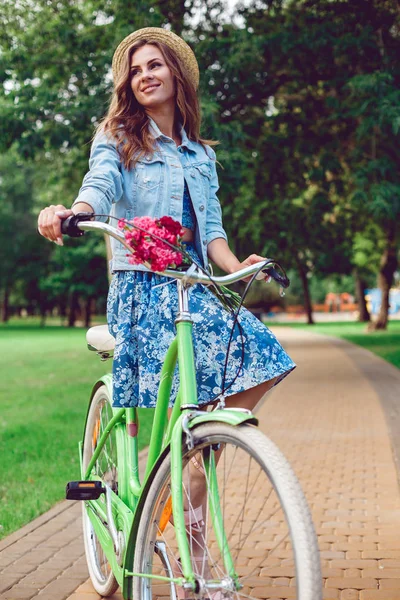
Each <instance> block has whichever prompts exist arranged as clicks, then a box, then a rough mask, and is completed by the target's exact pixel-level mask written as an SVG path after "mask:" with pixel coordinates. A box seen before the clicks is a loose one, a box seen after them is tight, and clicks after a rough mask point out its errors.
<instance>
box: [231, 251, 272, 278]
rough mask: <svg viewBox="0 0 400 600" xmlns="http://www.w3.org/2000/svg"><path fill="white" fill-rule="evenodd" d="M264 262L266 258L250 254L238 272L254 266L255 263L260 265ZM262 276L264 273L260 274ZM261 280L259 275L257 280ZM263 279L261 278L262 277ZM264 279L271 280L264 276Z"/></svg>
mask: <svg viewBox="0 0 400 600" xmlns="http://www.w3.org/2000/svg"><path fill="white" fill-rule="evenodd" d="M263 260H266V259H265V257H264V256H258V254H250V256H248V257H247V258H246V259H245V260H244V261H243V262H241V263H240V266H239V267H238V269H237V270H239V269H243V268H244V267H250V266H251V265H254V264H255V263H259V262H261V261H263ZM260 275H262V273H260ZM251 277H252V276H250V277H246V278H245V279H243V281H250V279H251ZM258 278H259V276H258V275H257V279H258ZM260 279H261V277H260ZM263 279H269V278H268V276H266V277H265V276H263Z"/></svg>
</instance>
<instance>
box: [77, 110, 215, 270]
mask: <svg viewBox="0 0 400 600" xmlns="http://www.w3.org/2000/svg"><path fill="white" fill-rule="evenodd" d="M150 128H151V132H152V134H153V135H154V138H155V139H156V150H155V152H154V154H153V155H152V156H144V157H142V158H141V159H140V160H139V161H138V162H137V163H136V166H135V167H134V169H131V170H130V171H128V170H127V169H125V167H124V166H123V164H122V163H121V159H120V157H119V154H118V151H117V142H116V141H115V140H113V139H112V138H110V137H109V136H107V135H106V134H104V133H99V134H98V135H96V137H95V139H94V141H93V144H92V148H91V153H90V160H89V169H90V170H89V171H88V173H87V174H86V175H85V177H84V179H83V182H82V187H81V189H80V190H79V195H78V197H77V199H76V200H75V202H74V204H75V203H77V202H86V203H87V204H89V205H90V206H91V207H92V208H93V210H94V212H95V213H97V214H102V215H108V214H111V215H112V216H114V217H118V218H125V219H132V218H133V217H136V216H138V217H141V216H149V217H155V218H159V217H162V216H163V215H168V216H170V217H172V218H173V219H176V220H177V221H179V222H180V223H181V222H182V201H183V188H184V180H186V183H187V185H188V188H189V192H190V196H191V199H192V203H193V207H194V211H195V214H196V218H197V224H198V226H197V227H196V235H195V241H194V243H195V248H196V250H197V252H198V254H199V256H200V258H202V260H203V264H204V266H205V267H207V265H208V260H207V245H208V244H209V243H210V242H211V241H212V240H214V239H216V238H224V239H225V240H226V239H227V236H226V233H225V231H224V229H223V227H222V220H221V207H220V203H219V200H218V198H217V195H216V194H217V190H218V187H219V186H218V176H217V171H216V164H215V163H216V161H215V152H214V151H213V150H212V149H211V148H210V147H209V146H207V147H206V150H205V149H204V148H203V147H202V146H201V144H199V143H197V142H193V141H191V140H189V139H188V137H187V135H186V132H185V130H184V129H183V128H182V129H181V136H182V144H181V145H180V146H179V147H177V146H176V145H175V142H174V141H173V140H172V139H171V138H169V137H167V136H166V135H164V134H163V133H161V131H160V130H159V128H158V127H157V125H156V123H155V122H154V121H153V120H152V119H150ZM98 220H101V221H106V217H98ZM111 224H112V225H114V226H116V222H115V221H112V222H111ZM111 247H112V252H113V258H112V261H111V265H110V266H111V270H112V271H119V270H141V271H142V270H143V271H144V270H147V269H146V267H144V266H142V265H131V264H129V262H128V258H127V251H126V249H125V248H124V247H123V246H122V245H121V244H120V243H119V242H117V241H116V240H114V239H113V238H112V239H111Z"/></svg>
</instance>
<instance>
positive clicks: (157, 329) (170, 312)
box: [107, 186, 295, 408]
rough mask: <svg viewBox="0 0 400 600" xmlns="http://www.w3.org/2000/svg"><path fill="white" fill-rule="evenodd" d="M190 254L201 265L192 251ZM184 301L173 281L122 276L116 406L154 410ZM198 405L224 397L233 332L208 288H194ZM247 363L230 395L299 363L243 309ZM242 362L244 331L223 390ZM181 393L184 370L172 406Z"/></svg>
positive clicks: (116, 282) (114, 308)
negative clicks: (179, 302) (164, 366)
mask: <svg viewBox="0 0 400 600" xmlns="http://www.w3.org/2000/svg"><path fill="white" fill-rule="evenodd" d="M194 220H195V217H194V212H193V208H192V206H191V202H190V197H189V194H188V191H187V188H186V186H185V194H184V215H183V219H182V221H183V224H184V225H185V227H186V226H189V228H192V227H191V225H192V224H193V223H194ZM187 251H188V252H189V254H190V255H191V256H192V257H193V258H194V259H196V260H197V261H200V259H199V257H198V255H197V253H196V251H195V249H194V247H193V245H192V244H187ZM177 308H178V294H177V286H176V282H175V280H170V279H168V278H166V277H160V276H159V275H155V274H153V273H146V272H143V271H117V272H116V273H115V274H114V276H113V280H112V282H111V286H110V291H109V295H108V303H107V318H108V324H109V330H110V333H111V334H112V335H113V336H114V337H115V339H116V344H115V351H114V362H113V405H114V406H115V407H130V406H139V407H146V408H150V407H154V406H155V404H156V400H157V392H158V386H159V382H160V372H161V368H162V365H163V361H164V358H165V355H166V352H167V350H168V347H169V345H170V344H171V342H172V340H173V339H174V337H175V335H176V329H175V318H176V315H177ZM189 310H190V313H191V317H192V320H193V343H194V355H195V365H196V374H197V376H196V379H197V391H198V401H199V404H200V405H204V404H208V403H209V402H210V401H211V400H213V399H215V397H216V396H218V394H220V393H221V385H222V378H223V372H224V365H225V357H226V352H227V348H228V342H229V337H230V333H231V329H232V325H233V317H232V315H231V314H230V313H229V312H228V311H227V310H226V309H225V308H224V307H223V306H222V305H221V303H220V302H219V300H218V299H217V298H216V297H215V296H214V294H213V293H212V292H210V290H209V289H208V288H207V287H206V286H202V285H195V286H193V287H191V288H190V289H189ZM239 321H240V324H241V326H242V329H243V338H244V362H243V365H242V367H241V369H240V372H239V376H238V377H237V378H236V380H235V382H234V383H233V385H232V386H231V387H230V388H229V389H228V390H227V392H226V394H225V395H226V396H229V395H231V394H236V393H238V392H242V391H244V390H247V389H249V388H251V387H254V386H256V385H259V384H261V383H263V382H265V381H268V380H269V379H273V378H275V377H277V382H276V383H278V382H279V381H281V380H282V379H283V378H284V377H285V376H286V375H288V373H290V372H291V371H292V370H293V369H294V368H295V364H294V363H293V361H292V360H291V359H290V357H289V356H288V355H287V354H286V352H285V351H284V350H283V348H282V346H281V345H280V344H279V342H278V340H277V339H276V337H275V336H274V335H273V333H271V331H270V330H269V329H268V328H267V327H265V325H263V324H262V323H261V321H259V320H258V319H257V318H256V317H255V316H254V315H252V314H251V313H250V312H249V311H248V310H246V309H245V308H242V309H241V310H240V313H239ZM241 358H242V340H241V336H240V331H239V328H238V326H236V327H235V330H234V334H233V337H232V341H231V347H230V354H229V361H228V367H227V373H226V378H225V386H227V385H229V383H230V382H231V381H232V380H233V379H234V378H235V377H236V374H237V371H238V369H239V367H240V364H241ZM178 387H179V373H178V369H177V370H176V373H175V378H174V382H173V385H172V392H171V403H170V405H171V406H172V405H173V403H174V400H175V398H176V395H177V392H178Z"/></svg>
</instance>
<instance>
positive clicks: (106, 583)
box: [82, 385, 118, 596]
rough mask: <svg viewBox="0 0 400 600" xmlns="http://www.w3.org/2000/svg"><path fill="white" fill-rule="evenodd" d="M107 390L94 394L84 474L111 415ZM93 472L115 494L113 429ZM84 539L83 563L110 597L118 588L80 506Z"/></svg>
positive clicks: (98, 588)
mask: <svg viewBox="0 0 400 600" xmlns="http://www.w3.org/2000/svg"><path fill="white" fill-rule="evenodd" d="M111 406H112V405H111V398H110V397H109V393H108V390H107V387H106V386H105V385H102V386H101V387H99V389H98V390H97V391H96V393H95V394H94V396H93V398H92V402H91V404H90V408H89V413H88V417H87V421H86V428H85V435H84V440H83V457H82V464H83V471H84V472H85V471H86V469H87V467H88V465H89V462H90V460H91V458H92V456H93V454H94V451H95V450H96V447H97V442H98V440H99V439H100V438H101V436H102V434H103V432H104V429H105V427H106V426H107V424H108V423H109V421H110V420H111V418H112V416H113V413H112V407H111ZM92 473H93V474H94V476H95V477H96V478H98V479H100V480H102V481H104V482H105V483H106V484H107V485H108V486H110V487H111V489H112V490H113V491H114V492H115V493H118V458H117V443H116V438H115V430H112V431H111V433H110V435H109V436H108V438H107V441H106V443H105V445H104V446H103V448H102V450H101V452H100V454H99V456H98V458H97V460H96V462H95V464H94V468H93V471H92ZM82 509H83V510H82V517H83V539H84V543H85V554H86V562H87V565H88V570H89V575H90V579H91V580H92V584H93V587H94V589H95V590H96V592H97V593H98V594H100V596H111V595H112V594H113V593H114V592H115V591H116V590H117V588H118V582H117V580H116V579H115V577H114V575H113V573H112V571H111V568H110V565H109V562H108V560H107V557H106V555H105V553H104V551H103V549H102V547H101V544H100V541H99V539H98V537H97V535H96V533H95V531H94V528H93V525H92V522H91V521H90V519H89V516H88V513H87V510H88V509H87V508H86V503H83V505H82Z"/></svg>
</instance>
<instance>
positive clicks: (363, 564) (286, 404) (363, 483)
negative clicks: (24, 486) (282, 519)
mask: <svg viewBox="0 0 400 600" xmlns="http://www.w3.org/2000/svg"><path fill="white" fill-rule="evenodd" d="M277 331H278V330H277ZM278 337H279V338H280V339H281V340H282V342H283V344H284V345H285V347H287V349H288V350H289V352H290V354H291V355H292V356H293V358H294V359H295V361H296V362H297V364H298V366H299V368H298V369H297V370H296V371H295V372H294V373H293V374H292V375H291V376H290V377H289V378H288V379H287V380H286V381H285V382H284V383H283V384H282V385H280V386H279V387H278V388H277V389H276V390H274V391H273V392H272V393H271V394H269V395H268V396H267V397H266V400H265V402H264V403H263V405H262V406H261V408H260V410H259V417H260V421H261V428H262V429H263V430H264V431H265V433H267V434H268V435H269V436H270V437H271V439H273V440H274V441H275V442H276V443H277V444H278V446H279V447H280V448H281V450H282V451H283V452H284V453H285V454H286V456H287V457H288V459H289V461H290V462H291V463H292V465H293V467H294V470H295V471H296V473H297V475H298V477H299V479H300V481H301V483H302V486H303V489H304V491H305V494H306V496H307V498H308V500H309V503H310V506H311V509H312V512H313V517H314V522H315V525H316V528H317V533H318V536H319V543H320V550H321V558H322V564H323V577H324V598H325V600H380V599H381V600H400V535H399V533H400V493H399V487H398V479H397V477H398V472H397V469H396V460H398V455H399V449H400V435H399V434H400V408H399V407H398V406H397V402H398V400H400V371H398V370H397V369H395V368H394V367H391V366H390V365H388V364H387V363H385V362H384V361H382V360H380V359H379V358H376V357H374V356H372V355H371V354H369V353H368V352H366V351H364V350H362V349H359V348H356V347H354V346H351V345H349V344H346V343H345V342H340V341H333V340H330V339H328V338H324V337H322V336H316V335H313V334H309V333H308V332H307V333H304V332H303V331H297V330H288V329H280V330H279V332H278ZM391 438H392V439H393V444H392V443H391ZM80 536H81V534H80V506H78V505H77V504H74V503H67V502H62V503H60V504H58V505H57V506H56V507H54V508H53V509H52V510H51V511H49V512H48V513H46V514H45V515H42V516H41V517H39V519H36V520H35V521H33V522H32V523H30V524H29V525H27V526H26V527H24V528H22V529H21V530H19V531H18V532H16V533H14V534H13V535H11V536H9V537H8V538H6V539H5V540H3V541H2V542H0V598H1V599H2V600H3V599H4V600H8V599H11V598H14V599H17V600H25V599H27V600H29V599H31V598H37V599H38V600H50V599H51V600H65V599H68V600H98V598H99V596H98V595H97V594H96V593H95V592H94V591H93V589H92V588H91V585H90V583H89V582H88V581H86V580H87V569H86V566H85V562H84V558H83V551H82V546H83V544H82V541H81V537H80ZM120 598H121V595H120V594H116V595H115V596H114V599H115V600H116V599H118V600H120Z"/></svg>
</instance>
